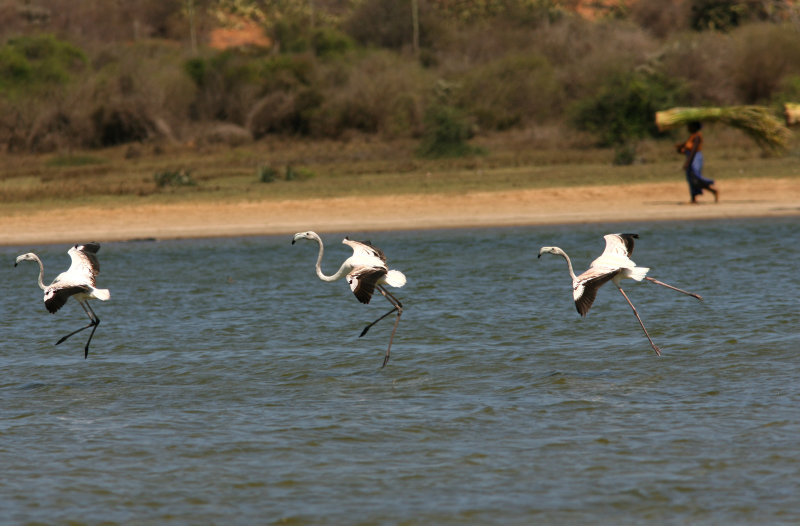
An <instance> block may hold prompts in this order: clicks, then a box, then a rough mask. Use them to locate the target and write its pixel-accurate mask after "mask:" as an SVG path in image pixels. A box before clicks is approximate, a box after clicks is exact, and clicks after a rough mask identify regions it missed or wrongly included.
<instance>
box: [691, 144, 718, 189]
mask: <svg viewBox="0 0 800 526" xmlns="http://www.w3.org/2000/svg"><path fill="white" fill-rule="evenodd" d="M689 155H691V153H688V154H687V157H688V156H689ZM686 181H687V182H688V183H689V192H691V194H692V197H697V196H698V195H700V194H702V193H703V190H704V189H706V188H708V187H710V186H711V185H712V184H714V180H713V179H708V178H706V177H703V152H696V153H695V154H694V160H693V161H692V164H691V165H689V167H688V168H687V169H686Z"/></svg>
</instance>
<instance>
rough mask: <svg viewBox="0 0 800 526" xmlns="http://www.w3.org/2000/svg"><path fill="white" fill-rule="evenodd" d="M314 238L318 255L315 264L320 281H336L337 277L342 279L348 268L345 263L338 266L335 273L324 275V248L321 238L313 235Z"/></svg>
mask: <svg viewBox="0 0 800 526" xmlns="http://www.w3.org/2000/svg"><path fill="white" fill-rule="evenodd" d="M314 239H315V240H316V241H317V243H319V255H318V256H317V266H316V269H317V277H319V279H321V280H322V281H336V280H338V279H342V278H343V277H344V276H345V275H346V274H347V271H348V270H349V269H348V267H347V265H346V264H342V266H341V267H339V270H337V271H336V273H335V274H333V275H332V276H326V275H325V274H323V273H322V254H323V253H324V252H325V248H324V247H323V246H322V239H320V238H319V237H315V238H314Z"/></svg>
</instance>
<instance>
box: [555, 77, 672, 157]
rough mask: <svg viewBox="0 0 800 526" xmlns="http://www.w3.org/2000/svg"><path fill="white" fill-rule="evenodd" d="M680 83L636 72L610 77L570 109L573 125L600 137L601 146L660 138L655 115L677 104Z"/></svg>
mask: <svg viewBox="0 0 800 526" xmlns="http://www.w3.org/2000/svg"><path fill="white" fill-rule="evenodd" d="M682 92H683V91H682V87H681V85H680V84H678V83H675V82H674V81H670V80H668V79H666V78H663V77H661V76H659V75H654V74H648V73H641V72H633V73H629V74H620V75H616V76H614V77H611V78H610V79H609V80H608V81H607V82H606V83H605V84H603V85H602V86H600V87H599V89H598V91H597V94H596V95H595V96H594V97H588V98H586V99H583V100H581V101H579V102H578V103H576V104H575V105H574V106H573V107H572V108H571V115H570V122H571V124H572V125H573V126H574V127H575V128H577V129H578V130H581V131H587V132H590V133H593V134H594V135H596V136H597V138H598V141H599V143H600V145H601V146H619V145H624V144H626V143H628V142H629V141H631V140H634V139H640V138H644V137H647V136H652V137H657V136H659V132H658V129H657V128H656V126H655V118H654V115H655V112H656V111H658V110H662V109H664V108H669V107H672V106H676V105H678V102H679V101H680V98H681V95H682Z"/></svg>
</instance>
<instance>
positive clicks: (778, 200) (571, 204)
mask: <svg viewBox="0 0 800 526" xmlns="http://www.w3.org/2000/svg"><path fill="white" fill-rule="evenodd" d="M718 186H719V188H720V191H721V199H720V203H719V204H714V203H713V200H712V199H711V197H710V196H705V195H704V196H702V197H701V198H700V199H701V204H699V205H690V204H688V202H687V201H688V199H687V196H688V191H687V189H686V184H685V183H682V182H674V183H658V184H637V185H630V186H582V187H570V188H548V189H526V190H519V191H502V192H480V193H465V194H446V195H445V194H436V195H422V194H418V195H400V196H377V197H369V198H357V197H338V198H330V199H298V200H290V201H258V202H253V201H246V202H244V201H243V202H223V203H195V204H190V205H189V204H175V205H151V204H145V205H133V206H124V207H115V208H90V207H71V208H64V209H53V210H43V211H39V212H36V213H31V214H12V215H0V244H3V245H35V244H45V243H68V244H72V243H75V242H77V241H87V240H97V241H101V242H103V241H122V240H130V239H140V238H155V239H175V238H193V237H219V236H238V235H267V234H292V233H294V232H297V231H301V230H309V229H311V230H316V231H318V232H364V231H380V230H406V229H428V228H456V227H488V226H512V225H538V224H569V223H593V222H626V221H663V220H689V219H698V220H701V219H724V218H741V217H779V216H800V183H799V182H798V181H797V180H796V179H736V180H731V181H727V182H724V181H723V182H722V184H720V185H718Z"/></svg>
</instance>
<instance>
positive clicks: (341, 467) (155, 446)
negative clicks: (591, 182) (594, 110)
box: [0, 219, 800, 525]
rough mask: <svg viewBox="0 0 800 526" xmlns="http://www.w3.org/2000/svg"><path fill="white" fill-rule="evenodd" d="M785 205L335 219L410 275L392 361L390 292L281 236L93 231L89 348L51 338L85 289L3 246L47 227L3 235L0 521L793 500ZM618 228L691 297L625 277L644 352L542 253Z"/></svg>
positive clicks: (495, 513)
mask: <svg viewBox="0 0 800 526" xmlns="http://www.w3.org/2000/svg"><path fill="white" fill-rule="evenodd" d="M799 227H800V224H798V221H797V220H796V219H785V220H770V221H766V220H749V221H727V222H703V223H653V224H649V223H648V224H633V225H631V224H626V225H583V226H570V227H535V228H534V227H531V228H509V229H490V230H449V231H428V232H377V233H371V234H369V235H368V236H365V235H359V233H358V232H349V233H348V234H351V236H352V237H355V238H365V237H368V238H370V239H372V241H373V242H374V243H375V244H376V245H378V246H380V247H381V248H382V249H384V251H385V252H386V253H387V255H388V256H389V259H390V265H391V266H392V267H394V268H397V269H400V270H402V271H403V272H405V274H406V275H407V277H408V284H407V285H406V286H405V287H404V288H402V289H399V290H397V296H398V297H399V298H400V299H401V300H402V301H403V302H404V304H405V306H406V311H405V313H404V315H403V318H402V321H401V323H400V326H399V329H398V332H397V336H396V339H395V343H394V347H393V349H392V360H391V361H390V362H389V365H388V366H387V367H386V368H385V369H380V364H381V361H382V356H383V353H384V350H385V345H386V343H387V340H388V336H389V333H390V331H391V320H390V319H387V320H385V321H383V322H381V324H379V325H378V326H376V327H374V328H373V329H372V330H371V331H370V332H369V333H368V334H367V335H366V336H365V337H363V338H358V334H359V332H360V331H361V329H362V328H363V326H364V325H365V324H366V323H367V322H369V321H371V320H372V319H374V318H375V317H377V316H379V315H380V314H382V313H383V312H385V311H386V310H388V303H387V302H386V301H385V300H384V299H383V298H381V297H376V298H374V299H373V302H372V304H370V305H367V306H365V305H361V304H359V303H358V302H357V301H356V300H355V298H354V297H353V296H352V294H351V293H350V292H349V289H348V287H347V285H346V283H344V282H337V283H323V282H321V281H319V280H318V279H317V278H316V276H315V274H314V270H313V265H314V261H315V258H316V253H317V252H316V246H315V245H313V244H311V243H303V244H298V245H295V246H291V245H290V237H289V236H281V237H262V238H245V239H213V240H192V241H169V242H131V243H105V244H104V245H103V247H102V249H101V251H100V254H99V255H100V261H101V264H102V274H101V275H100V279H99V282H98V284H99V285H100V286H104V287H108V288H110V289H111V292H112V299H111V301H109V302H106V303H102V302H94V306H95V310H96V312H97V313H98V315H99V316H100V318H101V319H102V323H101V325H100V327H99V329H98V330H97V333H96V335H95V338H94V341H93V342H92V347H91V350H90V354H89V358H88V360H84V359H83V344H84V342H85V340H86V336H88V334H86V333H81V334H79V335H77V336H75V337H73V338H72V339H70V340H68V341H67V342H65V343H64V344H62V345H60V346H58V347H55V346H54V345H53V344H54V343H55V341H56V340H57V339H58V338H59V337H61V336H63V335H64V334H67V333H68V332H70V331H71V330H74V329H76V328H78V327H80V326H81V325H83V324H85V323H86V317H85V315H84V313H83V311H82V310H81V309H80V307H79V305H78V304H77V303H75V302H73V301H70V302H69V303H68V304H67V305H66V306H65V307H64V308H63V309H62V310H61V311H60V312H58V313H57V314H55V315H50V314H48V313H47V312H46V310H45V308H44V305H43V304H42V298H41V291H40V290H39V289H38V287H37V286H36V283H35V280H36V272H37V270H36V266H35V265H34V264H32V263H29V262H25V263H23V264H21V265H20V266H19V267H17V268H13V266H12V264H13V261H14V257H15V256H16V255H18V254H20V253H22V252H27V251H29V250H31V249H33V250H35V251H36V252H38V253H39V255H40V256H41V257H42V259H43V260H44V263H45V281H48V282H49V281H50V280H52V279H53V278H54V277H55V275H56V274H57V273H58V272H60V271H62V270H65V269H66V267H67V266H68V264H69V258H68V256H67V255H66V253H65V249H66V248H67V247H65V246H36V247H30V246H26V247H0V261H5V262H6V263H7V265H5V269H4V270H2V271H1V272H2V278H3V282H4V284H5V287H4V290H3V294H2V297H0V312H2V321H0V327H2V344H1V345H2V348H1V350H0V466H1V468H2V476H1V477H0V509H2V517H0V522H2V523H10V524H24V523H26V522H36V521H41V522H44V523H51V524H57V523H60V524H64V523H66V522H68V521H74V522H75V523H76V524H84V523H85V524H98V523H126V524H158V525H164V524H166V525H169V524H212V523H213V524H270V523H288V524H314V525H317V524H397V523H402V524H448V523H472V524H547V523H550V524H596V523H603V524H642V523H643V522H644V521H653V522H655V523H661V524H663V523H667V524H753V523H759V524H775V523H786V524H797V523H800V498H798V495H800V447H799V446H798V437H800V348H799V347H800V346H799V345H798V344H800V337H799V336H798V327H799V326H800V316H799V315H798V312H799V311H800V303H798V293H800V273H798V270H799V269H798V261H800V242H799V241H800V228H799ZM620 230H622V231H635V232H638V233H639V234H640V236H641V239H640V240H639V242H638V243H637V245H636V250H635V252H634V258H633V259H634V260H635V261H636V262H637V263H639V264H640V265H643V266H649V267H652V270H651V273H650V275H651V276H653V277H656V278H658V279H661V280H663V281H666V282H668V283H673V284H675V285H677V286H680V287H683V288H686V289H690V290H692V291H694V292H697V293H699V294H701V295H702V296H703V297H704V298H705V301H704V302H703V303H700V302H698V301H696V300H694V299H692V298H689V297H687V296H684V295H681V294H678V293H675V292H673V291H670V290H667V289H664V288H662V287H658V286H656V285H654V284H651V283H633V282H627V284H626V291H627V292H628V294H629V296H630V298H631V300H632V301H633V302H634V304H635V305H636V307H637V308H638V310H639V313H640V314H641V316H642V319H643V320H644V323H645V325H646V326H647V328H648V330H649V331H650V334H651V336H652V337H653V339H654V340H655V341H656V343H657V344H659V345H660V346H661V347H662V350H663V352H664V355H663V357H661V358H657V357H656V356H655V354H654V353H653V352H652V350H651V349H650V347H649V345H648V343H647V340H646V339H645V338H644V335H643V334H642V332H641V330H640V328H639V326H638V324H637V322H636V319H635V318H634V317H633V315H632V313H631V310H630V308H629V307H628V306H627V304H626V303H625V300H624V298H623V297H622V296H621V295H620V294H619V293H618V292H617V291H616V289H615V288H614V286H613V285H612V284H610V283H609V284H607V285H605V286H604V287H603V288H602V289H601V291H600V293H599V295H598V298H597V301H596V302H595V305H594V307H593V309H592V311H591V312H590V313H589V316H588V317H587V318H585V319H582V318H581V317H580V316H579V315H578V314H577V313H576V312H575V308H574V306H573V304H572V301H571V286H570V279H569V276H568V274H567V270H566V265H565V263H564V261H563V260H562V259H560V258H557V257H553V256H549V255H548V256H546V257H544V256H543V257H542V259H540V260H537V258H536V255H537V253H538V249H539V247H540V246H542V245H558V246H560V247H562V248H563V249H564V250H566V251H567V252H568V253H569V254H570V255H571V256H572V258H573V260H574V263H575V267H576V272H580V271H582V270H584V269H585V268H586V267H587V266H588V264H589V262H590V261H591V260H592V259H594V258H595V257H596V256H597V255H599V254H600V252H601V251H602V249H603V239H602V235H603V234H605V233H607V232H615V231H620ZM343 235H344V233H342V234H335V235H333V234H331V235H324V236H323V237H324V239H325V240H326V241H327V242H328V246H327V253H326V257H325V261H323V268H324V270H325V271H326V272H328V273H333V272H334V271H335V270H336V269H337V268H338V266H339V264H340V263H341V261H342V260H343V259H345V258H346V257H347V256H348V255H349V253H350V252H349V249H348V248H347V247H345V246H343V245H342V244H340V241H341V239H342V237H343ZM76 241H78V240H76ZM81 241H88V240H81ZM0 268H3V267H2V266H0ZM87 332H88V331H87Z"/></svg>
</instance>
